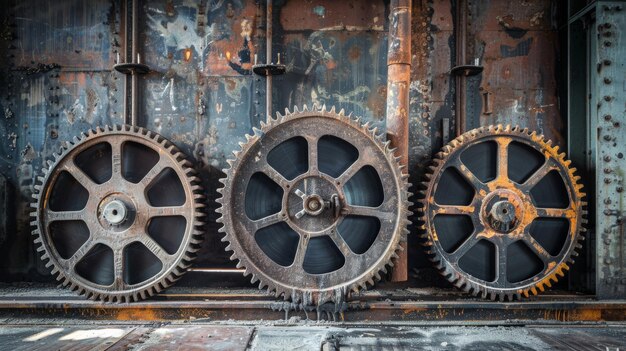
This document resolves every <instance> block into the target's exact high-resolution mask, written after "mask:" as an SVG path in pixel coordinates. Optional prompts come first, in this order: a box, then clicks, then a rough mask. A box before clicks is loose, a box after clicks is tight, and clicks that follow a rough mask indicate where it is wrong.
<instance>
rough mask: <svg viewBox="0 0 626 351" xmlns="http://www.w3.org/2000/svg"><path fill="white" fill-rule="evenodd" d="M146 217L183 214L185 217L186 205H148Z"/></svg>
mask: <svg viewBox="0 0 626 351" xmlns="http://www.w3.org/2000/svg"><path fill="white" fill-rule="evenodd" d="M147 212H148V218H154V217H170V216H183V217H187V212H188V209H187V206H185V205H181V206H150V207H148V211H147Z"/></svg>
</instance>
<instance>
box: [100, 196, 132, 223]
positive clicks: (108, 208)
mask: <svg viewBox="0 0 626 351" xmlns="http://www.w3.org/2000/svg"><path fill="white" fill-rule="evenodd" d="M127 214H128V209H127V208H126V205H125V204H124V203H123V202H122V201H120V200H112V201H111V202H109V203H107V204H106V205H104V209H103V210H102V216H103V217H104V220H105V221H107V222H108V223H109V224H111V225H119V224H121V223H123V222H124V221H125V220H126V216H127Z"/></svg>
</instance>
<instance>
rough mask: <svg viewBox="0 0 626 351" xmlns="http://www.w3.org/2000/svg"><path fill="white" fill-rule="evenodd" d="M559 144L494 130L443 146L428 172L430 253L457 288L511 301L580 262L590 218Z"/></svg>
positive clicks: (425, 198) (424, 216) (425, 196)
mask: <svg viewBox="0 0 626 351" xmlns="http://www.w3.org/2000/svg"><path fill="white" fill-rule="evenodd" d="M558 149H559V148H558V146H552V145H551V141H547V142H545V141H544V140H543V136H541V135H537V134H536V133H535V132H532V133H529V131H528V130H527V129H524V130H521V129H520V128H519V127H515V128H511V127H510V126H507V127H502V126H500V125H499V126H489V127H483V128H479V129H475V130H472V131H469V132H467V133H465V134H463V135H461V136H459V137H458V138H456V139H454V140H453V141H451V142H450V143H449V144H448V145H446V146H444V147H443V149H442V151H441V152H439V153H438V154H437V155H436V156H435V157H434V161H433V165H432V166H430V167H429V168H428V170H427V174H426V175H425V178H426V180H427V181H426V182H424V183H423V186H424V188H425V190H424V191H423V193H422V200H421V202H422V205H423V207H422V209H421V220H422V223H423V225H422V227H421V229H422V232H423V234H422V235H423V239H424V241H425V242H424V245H425V247H426V251H427V254H428V255H429V256H430V258H431V260H432V261H433V262H434V263H435V265H436V266H437V268H438V269H439V270H440V272H441V273H442V275H443V276H444V277H446V278H447V279H448V280H449V281H450V282H451V283H452V284H454V285H455V286H456V287H458V288H460V289H463V290H464V291H466V292H468V293H472V294H474V295H478V294H481V296H482V297H483V298H487V297H488V298H490V299H492V300H495V299H496V298H497V299H499V300H505V299H508V300H512V299H513V298H518V299H519V298H521V297H522V296H524V297H528V296H529V295H530V294H533V295H536V294H537V293H538V292H543V291H544V290H545V288H546V287H551V285H552V283H553V282H556V281H557V280H558V278H559V276H560V277H563V276H564V271H566V270H568V269H569V265H570V264H572V263H573V257H574V256H577V255H578V254H577V252H576V250H577V249H579V248H580V247H581V245H580V243H579V242H580V241H581V240H583V236H582V234H581V233H582V232H584V231H585V229H584V228H583V224H585V223H586V222H587V221H586V219H585V216H586V205H587V204H586V203H585V202H584V201H583V200H582V198H583V197H584V196H585V194H584V193H582V192H581V189H582V187H583V186H582V185H581V184H579V181H580V177H578V176H576V175H575V171H576V169H575V168H570V163H571V161H569V160H566V159H565V154H564V153H559V151H558Z"/></svg>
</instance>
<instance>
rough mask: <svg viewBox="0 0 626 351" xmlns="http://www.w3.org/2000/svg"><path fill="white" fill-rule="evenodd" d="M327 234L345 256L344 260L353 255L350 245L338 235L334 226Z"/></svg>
mask: <svg viewBox="0 0 626 351" xmlns="http://www.w3.org/2000/svg"><path fill="white" fill-rule="evenodd" d="M327 234H328V236H329V237H330V238H331V239H333V242H334V243H335V245H337V248H339V251H341V254H342V255H343V257H345V258H346V260H347V259H348V258H349V257H350V256H352V255H354V253H353V252H352V250H351V249H350V246H348V244H347V243H346V241H345V240H344V239H343V237H342V236H341V235H339V232H337V230H336V228H332V229H331V230H330V231H327Z"/></svg>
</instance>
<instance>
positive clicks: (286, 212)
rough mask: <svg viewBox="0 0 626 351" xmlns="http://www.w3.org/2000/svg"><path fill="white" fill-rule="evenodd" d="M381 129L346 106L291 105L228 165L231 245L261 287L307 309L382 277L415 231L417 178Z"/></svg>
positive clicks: (226, 215)
mask: <svg viewBox="0 0 626 351" xmlns="http://www.w3.org/2000/svg"><path fill="white" fill-rule="evenodd" d="M376 131H377V130H376V128H373V129H369V126H368V124H365V125H361V124H360V122H359V119H353V118H351V116H345V115H344V111H343V110H341V111H340V112H339V113H336V112H335V109H334V108H332V109H331V110H330V111H328V110H326V107H322V108H318V107H317V106H314V107H313V109H311V110H309V109H308V108H307V107H306V106H304V108H303V110H302V111H299V110H298V109H297V108H295V109H294V112H289V110H286V112H285V114H284V115H280V114H278V116H277V118H276V119H274V118H268V120H267V123H261V129H256V128H255V129H254V133H253V135H246V140H247V141H246V142H245V143H240V146H241V151H236V152H234V155H235V159H234V160H229V161H228V163H229V165H230V167H229V168H228V169H225V170H224V172H225V173H226V178H224V179H222V180H221V181H222V183H223V184H224V187H223V188H222V189H219V190H218V191H219V192H220V193H222V195H223V196H222V197H221V198H220V199H218V200H217V201H218V202H219V203H220V204H221V207H220V208H219V209H218V210H217V211H218V212H219V213H221V214H222V216H221V217H220V218H219V219H218V222H221V223H223V224H224V226H223V227H222V228H221V229H220V231H221V232H225V237H224V238H223V241H225V242H228V246H227V250H229V251H233V252H234V253H233V255H232V257H231V259H232V260H238V261H239V262H238V264H237V267H239V268H241V267H244V268H245V274H246V275H252V279H251V281H252V283H256V282H258V284H259V288H261V289H263V288H264V287H267V290H268V293H272V292H274V294H275V295H276V296H277V297H280V296H281V295H282V296H283V297H284V299H285V300H287V299H289V298H291V300H292V302H293V303H302V304H303V305H318V306H319V305H321V304H323V303H325V302H334V303H336V304H337V305H340V304H341V302H342V301H343V299H344V298H345V297H346V296H347V294H348V293H349V292H355V293H356V292H358V291H359V290H360V289H365V288H366V287H367V285H368V284H369V285H373V284H374V281H375V280H379V279H380V271H383V272H386V265H389V266H393V263H392V262H391V259H392V258H393V257H397V255H396V251H397V250H399V248H400V247H399V244H400V242H401V240H404V236H405V235H406V234H407V233H408V230H407V229H406V227H407V225H408V224H409V221H408V218H407V217H408V215H409V214H410V212H409V211H408V206H409V204H410V203H409V201H408V196H409V193H408V186H409V184H408V182H407V175H406V174H403V173H402V169H401V166H400V164H399V163H398V159H397V158H395V157H394V156H393V150H390V148H389V143H388V142H385V141H384V140H383V138H384V137H383V136H381V135H377V134H376Z"/></svg>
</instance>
